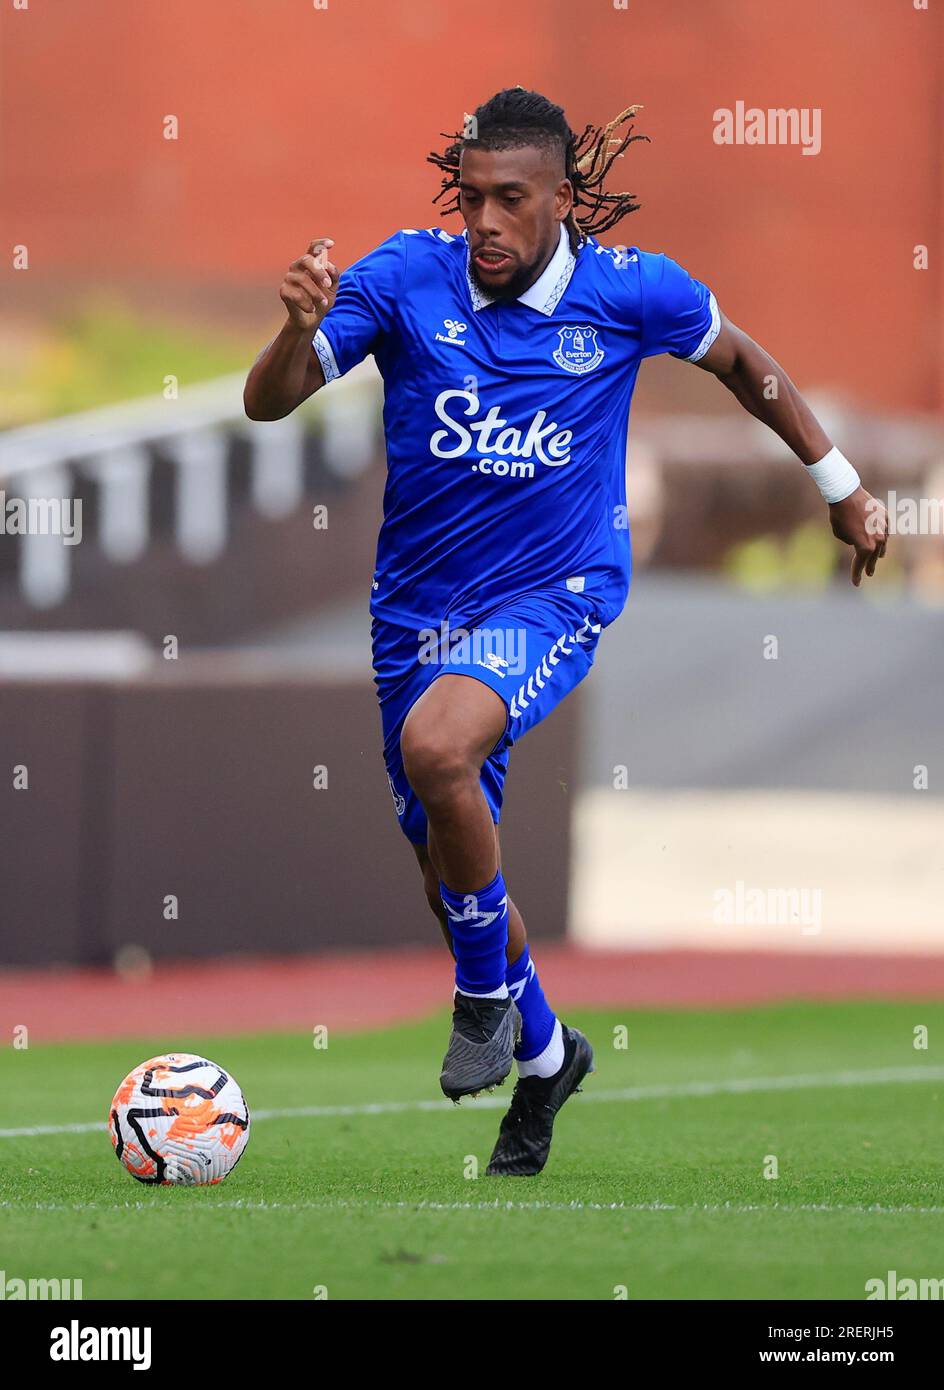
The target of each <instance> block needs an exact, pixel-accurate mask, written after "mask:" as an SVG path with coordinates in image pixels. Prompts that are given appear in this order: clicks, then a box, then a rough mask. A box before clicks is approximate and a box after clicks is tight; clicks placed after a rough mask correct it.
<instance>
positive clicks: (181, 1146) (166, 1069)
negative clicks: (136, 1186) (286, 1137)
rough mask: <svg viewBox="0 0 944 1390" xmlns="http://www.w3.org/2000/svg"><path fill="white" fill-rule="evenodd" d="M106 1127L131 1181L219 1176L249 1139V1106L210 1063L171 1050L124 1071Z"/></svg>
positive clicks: (187, 1182) (185, 1181)
mask: <svg viewBox="0 0 944 1390" xmlns="http://www.w3.org/2000/svg"><path fill="white" fill-rule="evenodd" d="M108 1129H109V1132H110V1133H111V1142H112V1144H113V1145H114V1148H115V1155H116V1157H117V1158H118V1159H119V1160H120V1161H121V1162H122V1163H123V1164H124V1165H125V1167H126V1168H127V1170H128V1172H129V1173H130V1174H131V1176H132V1177H133V1178H137V1180H138V1182H153V1183H163V1184H164V1185H165V1186H167V1185H169V1184H180V1185H182V1186H194V1185H198V1184H203V1183H215V1182H222V1181H223V1179H224V1178H225V1177H226V1176H227V1174H228V1173H231V1172H232V1171H233V1169H234V1168H235V1167H236V1164H237V1163H238V1162H239V1160H240V1158H241V1157H242V1152H243V1149H245V1147H246V1145H247V1143H248V1142H249V1107H248V1106H247V1105H246V1101H245V1098H244V1096H243V1093H242V1091H241V1090H240V1089H239V1087H238V1085H237V1084H236V1082H235V1081H234V1080H233V1078H232V1077H231V1076H230V1075H229V1074H228V1073H227V1072H225V1071H223V1069H222V1067H218V1066H217V1065H216V1063H215V1062H208V1061H207V1059H206V1058H205V1057H194V1056H193V1055H192V1054H190V1053H187V1052H179V1053H175V1052H170V1053H168V1054H167V1056H166V1057H152V1058H151V1060H150V1061H149V1062H142V1063H141V1065H140V1066H139V1067H135V1069H134V1071H132V1072H129V1074H128V1075H127V1076H126V1077H125V1079H124V1081H122V1083H121V1085H120V1086H119V1087H118V1090H117V1091H116V1092H115V1098H114V1100H113V1101H112V1103H111V1109H110V1111H109V1114H108Z"/></svg>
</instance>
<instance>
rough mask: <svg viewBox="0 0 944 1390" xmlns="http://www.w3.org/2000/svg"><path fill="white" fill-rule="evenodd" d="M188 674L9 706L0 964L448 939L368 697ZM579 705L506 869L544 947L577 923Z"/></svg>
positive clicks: (536, 746) (212, 672) (526, 786)
mask: <svg viewBox="0 0 944 1390" xmlns="http://www.w3.org/2000/svg"><path fill="white" fill-rule="evenodd" d="M190 667H191V669H190V670H189V671H188V672H186V673H184V672H181V673H179V674H178V673H176V672H173V673H172V672H164V671H160V672H159V673H157V674H156V675H155V676H154V678H153V679H144V680H136V681H133V682H121V683H116V684H100V683H95V684H92V683H62V684H59V685H52V686H50V685H48V684H47V685H43V686H39V685H34V684H29V683H26V682H24V683H22V684H19V683H8V684H6V685H4V686H3V687H2V688H0V746H2V748H3V770H2V790H0V854H2V864H3V870H2V872H3V884H2V894H0V964H3V965H26V964H42V963H53V962H80V961H81V962H107V961H110V960H112V959H113V958H114V955H115V952H116V951H117V950H118V949H119V948H121V947H123V946H128V945H134V946H139V947H143V948H145V949H146V950H147V951H149V952H150V953H151V954H153V955H154V956H156V957H181V956H207V955H216V954H220V953H229V952H252V953H258V952H302V951H311V950H318V949H320V948H323V947H341V948H343V947H367V946H379V945H384V946H392V945H396V944H414V945H415V944H418V943H428V942H430V941H439V940H440V937H439V928H438V925H437V923H436V921H435V919H434V918H433V916H432V914H431V912H430V910H429V908H428V906H427V904H426V900H425V898H424V896H423V893H422V884H421V879H420V874H419V870H418V868H417V866H416V863H415V861H414V858H413V853H412V851H411V849H410V848H409V846H408V845H407V843H406V841H405V839H404V838H403V836H402V835H401V833H400V831H399V828H398V826H397V823H396V817H395V814H394V810H393V806H392V803H391V799H390V793H389V790H388V787H387V781H386V774H385V771H384V768H383V763H382V760H381V756H380V727H379V715H378V712H377V707H376V700H375V697H374V693H373V689H372V687H371V686H370V684H369V683H367V682H364V681H348V680H343V681H341V680H339V681H336V682H332V681H315V680H312V679H309V678H307V677H306V678H300V679H286V678H285V677H284V676H279V677H275V676H271V675H258V676H253V675H252V674H251V673H247V672H246V671H245V670H237V669H235V668H234V666H233V662H232V661H231V660H230V659H228V658H222V657H221V658H218V659H216V658H214V659H205V660H202V661H201V662H200V663H199V669H198V671H197V670H194V669H193V667H194V663H190ZM577 699H579V697H577ZM576 704H577V700H570V701H567V702H566V704H565V705H562V706H561V707H560V708H558V710H557V711H555V713H554V714H553V715H552V716H551V717H550V718H549V719H548V720H547V721H546V722H545V723H544V724H543V725H542V726H540V727H539V728H538V729H536V730H535V731H534V732H533V733H531V734H530V735H529V737H528V739H527V740H525V741H523V742H522V744H521V746H520V747H518V748H516V749H514V751H513V752H512V757H511V769H510V774H509V781H508V793H507V799H506V806H505V813H504V816H503V830H502V853H503V861H504V864H505V867H506V869H507V870H508V873H509V881H510V884H511V885H512V886H513V892H514V896H515V900H516V901H517V903H518V904H519V906H520V908H521V910H522V912H523V914H524V916H525V919H526V921H527V923H528V928H529V931H530V932H531V933H532V934H533V935H534V936H536V937H542V936H544V937H547V936H559V935H561V934H562V933H563V931H564V928H565V923H566V915H567V891H568V871H569V858H570V831H569V823H570V807H571V799H572V795H573V772H574V765H575V756H574V755H575V734H576ZM319 765H320V766H323V767H325V768H326V770H327V787H326V788H324V789H320V790H318V789H315V787H314V786H313V781H314V769H315V767H316V766H319ZM16 767H25V768H26V770H27V775H28V780H29V785H28V788H27V789H22V790H16V789H15V787H14V780H15V772H14V769H15V768H16ZM171 897H173V898H176V900H177V916H176V918H174V917H173V916H167V915H165V912H166V908H165V901H166V900H168V899H169V898H171Z"/></svg>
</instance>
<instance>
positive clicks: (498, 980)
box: [439, 872, 508, 999]
mask: <svg viewBox="0 0 944 1390" xmlns="http://www.w3.org/2000/svg"><path fill="white" fill-rule="evenodd" d="M439 893H440V896H441V898H442V901H443V907H444V908H445V909H446V914H447V916H448V919H449V930H450V932H451V933H452V944H453V949H454V951H455V956H456V989H457V990H458V991H459V992H460V994H478V995H489V996H491V997H493V998H495V999H505V998H507V996H508V990H507V987H506V985H505V967H506V965H507V950H508V890H507V888H506V887H505V880H504V879H503V878H502V876H501V872H499V873H497V874H496V875H495V877H494V878H493V879H492V881H491V883H489V884H487V885H486V887H484V888H480V889H479V891H478V892H477V893H454V892H453V891H452V889H451V888H447V887H446V885H445V884H444V883H443V882H442V881H440V884H439Z"/></svg>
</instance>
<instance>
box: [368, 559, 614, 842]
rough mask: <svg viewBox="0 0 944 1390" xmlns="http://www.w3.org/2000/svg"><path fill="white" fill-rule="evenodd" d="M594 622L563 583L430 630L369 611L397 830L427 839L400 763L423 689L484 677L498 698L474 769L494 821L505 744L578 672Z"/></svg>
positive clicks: (585, 604) (590, 650) (593, 613)
mask: <svg viewBox="0 0 944 1390" xmlns="http://www.w3.org/2000/svg"><path fill="white" fill-rule="evenodd" d="M602 629H603V624H602V623H601V620H600V618H599V617H598V614H597V609H596V606H595V603H594V601H593V599H592V598H590V597H589V596H587V595H584V594H574V593H571V592H570V591H569V590H567V589H566V588H564V587H563V586H561V587H560V588H554V589H543V590H540V591H536V592H534V593H530V594H521V595H519V596H518V597H517V598H514V599H510V600H508V601H507V602H506V603H505V604H503V605H501V606H500V607H498V608H496V609H494V610H492V611H491V612H488V613H485V614H481V615H479V616H478V617H477V618H476V619H475V621H474V622H469V623H467V624H466V625H465V626H452V627H450V625H449V623H448V621H443V623H441V624H440V627H439V629H438V630H437V629H424V630H422V631H419V632H418V631H417V629H416V628H415V627H405V626H401V625H400V624H398V623H395V622H391V621H390V620H389V619H386V618H380V617H375V618H374V619H373V621H372V623H371V644H372V649H373V666H374V684H375V685H376V687H377V694H378V698H379V700H380V717H381V723H382V726H383V755H384V763H385V764H386V768H387V780H388V782H389V785H390V792H391V795H392V796H393V804H394V807H395V809H396V813H397V819H398V820H399V822H400V829H401V830H402V831H403V833H404V834H405V835H406V837H407V839H408V840H409V841H410V842H411V843H412V844H414V845H425V844H426V834H427V822H426V812H425V811H424V810H423V807H422V805H421V804H420V802H419V800H418V798H417V796H416V794H415V793H414V791H413V789H412V787H411V786H410V784H409V783H408V781H407V779H406V774H405V773H404V770H403V759H402V757H401V755H400V733H401V730H402V729H403V723H404V720H405V719H406V717H407V715H408V714H409V712H410V710H411V709H412V707H413V705H414V704H415V703H416V701H417V700H418V699H419V697H420V696H421V695H422V694H423V692H424V690H426V689H427V687H428V686H430V685H431V684H432V682H433V681H434V680H436V679H437V678H438V677H439V676H444V675H450V674H451V675H465V676H471V677H472V678H473V679H475V680H478V681H481V682H482V684H483V685H487V686H490V687H491V689H492V690H494V691H495V692H496V694H498V695H499V696H500V697H501V699H502V700H503V701H504V703H505V706H506V709H507V717H506V720H505V730H504V733H503V734H502V736H501V738H500V739H499V740H498V742H497V743H496V744H495V747H494V748H493V749H492V751H491V753H490V754H489V755H488V757H487V758H486V760H485V762H484V764H483V766H482V775H481V781H482V791H483V793H484V795H485V799H486V801H487V802H488V807H489V811H490V812H491V816H492V819H493V820H494V822H495V824H496V825H498V823H499V821H500V818H501V806H502V796H503V793H504V786H505V774H506V773H507V771H508V754H509V751H510V749H511V747H512V745H513V744H515V743H517V741H518V739H519V738H521V737H522V735H523V734H526V733H527V731H528V730H529V729H532V728H534V726H535V725H536V724H539V723H540V722H541V720H542V719H544V718H546V717H547V715H549V714H550V712H551V710H552V709H554V707H555V706H556V705H558V704H559V703H560V701H561V700H563V699H564V697H565V695H567V694H569V692H570V691H571V690H573V688H574V686H575V685H577V684H578V683H579V682H580V681H582V680H583V678H584V676H585V675H586V674H587V672H588V671H589V670H590V667H591V666H592V665H593V658H594V654H595V652H596V646H597V642H598V640H599V636H600V633H601V631H602Z"/></svg>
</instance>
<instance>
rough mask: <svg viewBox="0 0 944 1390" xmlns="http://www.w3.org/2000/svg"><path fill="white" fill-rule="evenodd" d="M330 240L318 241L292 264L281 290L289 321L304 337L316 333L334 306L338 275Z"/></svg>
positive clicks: (323, 238) (322, 238)
mask: <svg viewBox="0 0 944 1390" xmlns="http://www.w3.org/2000/svg"><path fill="white" fill-rule="evenodd" d="M333 245H334V242H333V241H332V240H331V238H330V237H316V238H315V240H314V241H313V242H312V243H311V244H310V246H309V247H308V250H307V251H306V252H305V254H304V256H299V258H298V260H297V261H292V264H291V265H290V266H289V268H288V270H287V271H286V274H285V279H284V280H283V281H282V284H281V286H280V287H279V297H280V298H281V300H282V303H283V304H284V305H285V307H286V309H287V310H288V317H289V321H290V322H291V323H293V324H294V325H295V327H296V328H299V329H301V330H303V331H304V332H305V333H314V332H315V330H316V329H317V328H318V325H319V324H320V323H321V320H322V319H323V318H324V316H325V314H326V313H327V312H328V310H329V309H330V308H331V306H332V304H333V303H334V297H335V295H336V294H337V292H338V271H337V267H336V266H334V265H333V264H332V263H331V261H329V260H328V248H329V247H331V246H333Z"/></svg>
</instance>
